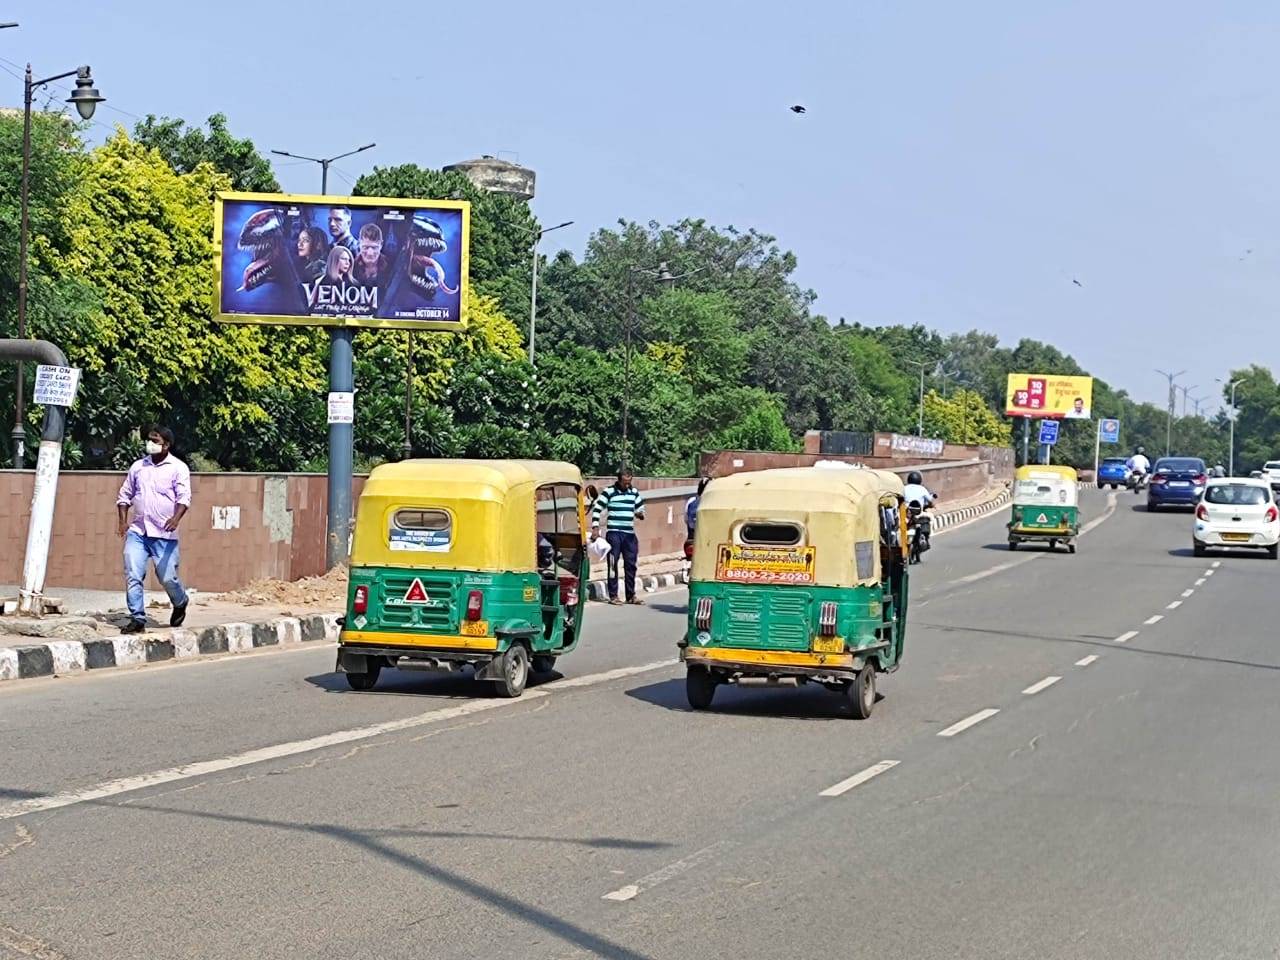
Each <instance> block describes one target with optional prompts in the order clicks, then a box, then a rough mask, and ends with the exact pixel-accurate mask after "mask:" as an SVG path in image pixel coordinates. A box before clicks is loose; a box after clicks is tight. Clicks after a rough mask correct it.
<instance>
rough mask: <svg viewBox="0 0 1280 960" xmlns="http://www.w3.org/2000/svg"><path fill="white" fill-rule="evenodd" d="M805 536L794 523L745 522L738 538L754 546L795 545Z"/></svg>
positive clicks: (739, 530)
mask: <svg viewBox="0 0 1280 960" xmlns="http://www.w3.org/2000/svg"><path fill="white" fill-rule="evenodd" d="M803 536H804V531H802V530H801V529H800V527H799V526H798V525H797V524H794V523H744V524H743V525H742V526H741V527H740V528H739V529H738V539H739V540H741V541H742V542H743V543H745V544H749V545H750V546H754V547H793V546H795V545H796V544H798V543H799V542H800V540H801V538H802V537H803Z"/></svg>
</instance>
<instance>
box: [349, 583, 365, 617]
mask: <svg viewBox="0 0 1280 960" xmlns="http://www.w3.org/2000/svg"><path fill="white" fill-rule="evenodd" d="M351 611H352V612H353V613H368V612H369V588H368V587H366V586H364V585H363V584H361V585H360V586H358V587H356V592H355V593H354V594H353V595H352V597H351Z"/></svg>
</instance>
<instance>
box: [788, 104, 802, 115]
mask: <svg viewBox="0 0 1280 960" xmlns="http://www.w3.org/2000/svg"><path fill="white" fill-rule="evenodd" d="M791 112H792V113H804V112H805V110H804V107H802V106H800V104H798V103H797V104H796V105H795V106H793V107H792V108H791Z"/></svg>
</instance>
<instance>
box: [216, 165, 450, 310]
mask: <svg viewBox="0 0 1280 960" xmlns="http://www.w3.org/2000/svg"><path fill="white" fill-rule="evenodd" d="M227 200H251V201H257V200H261V201H263V202H265V203H268V204H270V205H273V206H283V205H285V204H289V203H307V204H312V205H314V206H334V207H395V208H399V209H404V210H457V211H460V212H461V214H462V240H461V245H462V256H461V260H460V267H459V269H460V270H461V273H462V275H461V276H460V277H459V278H458V320H457V322H453V323H451V322H449V321H445V320H395V319H391V318H382V317H376V318H375V317H341V316H334V317H295V316H290V315H288V314H264V313H223V312H222V227H223V223H222V217H223V203H224V202H225V201H227ZM213 261H214V267H215V271H214V277H213V319H214V321H215V322H217V323H240V324H249V325H251V326H286V327H338V328H348V329H364V330H369V329H373V330H424V331H441V330H443V331H460V330H464V329H466V326H467V319H468V317H467V314H468V310H467V295H468V293H469V292H470V290H471V202H470V201H468V200H420V199H408V198H405V197H342V196H335V195H333V194H313V193H252V192H244V191H237V190H228V191H219V192H218V193H217V194H215V195H214V198H213Z"/></svg>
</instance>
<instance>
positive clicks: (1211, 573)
mask: <svg viewBox="0 0 1280 960" xmlns="http://www.w3.org/2000/svg"><path fill="white" fill-rule="evenodd" d="M1213 574H1214V571H1213V570H1206V571H1205V572H1204V575H1205V576H1206V577H1212V576H1213Z"/></svg>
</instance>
